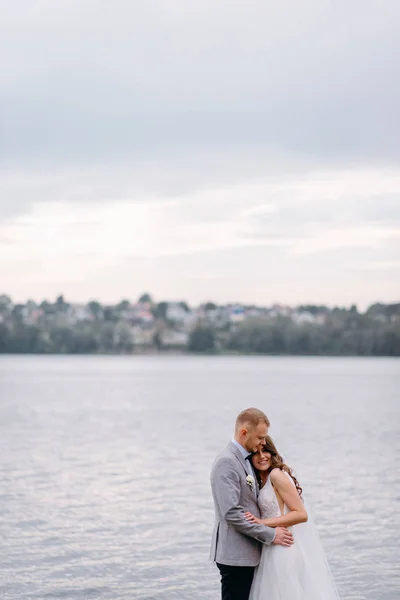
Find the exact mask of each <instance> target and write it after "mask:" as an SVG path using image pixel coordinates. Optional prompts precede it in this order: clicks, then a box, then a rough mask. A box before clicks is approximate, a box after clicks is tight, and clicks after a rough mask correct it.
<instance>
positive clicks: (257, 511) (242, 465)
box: [211, 408, 339, 600]
mask: <svg viewBox="0 0 400 600" xmlns="http://www.w3.org/2000/svg"><path fill="white" fill-rule="evenodd" d="M269 426H270V423H269V420H268V418H267V417H266V415H265V414H264V413H263V412H262V411H260V410H258V409H257V408H248V409H247V410H244V411H243V412H241V413H240V415H239V416H238V417H237V419H236V427H235V437H234V439H233V440H232V441H231V442H230V443H229V444H228V447H227V448H226V449H225V450H224V451H223V452H222V453H221V454H220V455H219V456H218V457H217V458H216V460H215V462H214V465H213V468H212V472H211V488H212V493H213V498H214V505H215V526H214V532H213V539H212V547H211V559H212V560H213V561H214V562H215V563H216V565H217V567H218V569H219V571H220V574H221V596H222V600H248V599H250V600H338V599H339V596H338V593H337V591H336V587H335V584H334V581H333V578H332V575H331V571H330V569H329V565H328V563H327V561H326V558H325V554H324V551H323V548H322V546H321V543H320V541H319V537H318V534H317V531H316V528H315V526H314V525H313V523H312V522H311V520H310V518H309V515H308V514H307V511H306V508H305V505H304V502H303V497H302V489H301V487H300V485H299V483H298V481H297V479H296V477H295V476H294V474H293V472H292V470H291V468H290V467H288V466H287V465H286V464H285V463H284V461H283V459H282V457H281V455H280V454H279V452H278V451H277V448H276V446H275V444H274V442H273V441H272V439H271V438H270V437H269V436H268V428H269Z"/></svg>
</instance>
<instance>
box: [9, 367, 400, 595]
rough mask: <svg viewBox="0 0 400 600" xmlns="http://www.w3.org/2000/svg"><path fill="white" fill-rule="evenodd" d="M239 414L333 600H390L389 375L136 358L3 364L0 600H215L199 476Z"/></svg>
mask: <svg viewBox="0 0 400 600" xmlns="http://www.w3.org/2000/svg"><path fill="white" fill-rule="evenodd" d="M248 406H257V407H259V408H261V409H263V410H264V411H265V412H266V413H267V415H268V416H269V418H270V420H271V424H272V426H271V430H270V433H271V435H272V436H273V437H274V438H275V441H276V442H277V444H278V447H279V448H280V449H281V450H282V451H283V453H284V454H285V456H286V458H287V462H288V463H289V464H290V465H292V466H294V467H295V469H296V471H297V474H298V477H299V479H300V483H301V484H302V486H303V488H304V490H305V493H306V496H307V498H308V500H309V502H310V503H311V505H312V507H313V514H314V517H315V519H316V521H317V523H318V526H319V531H320V534H321V538H322V540H323V543H324V547H325V549H326V552H327V555H328V558H329V561H330V564H331V567H332V570H333V572H334V575H335V579H336V581H337V584H338V587H339V591H340V592H341V596H342V598H343V600H350V599H351V600H356V599H360V600H361V599H367V600H394V599H395V598H399V597H400V575H399V569H398V559H399V533H400V531H399V497H400V475H399V472H398V464H397V459H398V456H399V451H400V443H399V435H398V423H399V412H400V408H399V407H400V360H396V359H372V358H368V359H360V358H343V359H342V358H263V357H260V358H258V357H209V358H201V357H137V356H134V357H113V356H110V357H63V356H60V357H58V356H56V357H44V356H42V357H40V356H38V357H11V356H4V357H1V358H0V452H1V454H0V476H1V479H0V539H1V546H0V569H1V572H0V598H1V599H2V600H23V599H40V600H45V599H56V598H57V599H60V598H63V599H67V600H79V599H85V600H94V599H101V600H108V599H110V600H128V599H129V600H133V599H136V598H138V599H141V600H150V599H161V598H164V599H168V600H174V599H176V600H189V599H193V600H200V599H202V600H217V599H218V598H219V581H218V574H217V570H216V568H215V566H214V565H212V564H211V563H210V562H209V560H208V552H209V543H210V536H211V530H212V524H213V507H212V499H211V493H210V486H209V471H210V467H211V464H212V461H213V459H214V457H215V455H216V454H217V453H218V452H219V451H220V450H221V449H222V448H223V447H224V446H225V445H226V443H227V442H228V441H229V439H230V438H231V435H232V428H233V424H234V420H235V417H236V414H237V413H238V412H239V411H240V410H242V409H243V408H246V407H248ZM321 600H323V599H321Z"/></svg>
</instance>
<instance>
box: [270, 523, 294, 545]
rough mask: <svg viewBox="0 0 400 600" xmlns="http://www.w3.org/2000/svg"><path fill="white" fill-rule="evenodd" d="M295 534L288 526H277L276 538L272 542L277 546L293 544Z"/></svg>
mask: <svg viewBox="0 0 400 600" xmlns="http://www.w3.org/2000/svg"><path fill="white" fill-rule="evenodd" d="M293 541H294V540H293V535H292V533H291V532H290V531H289V529H286V527H275V539H274V541H273V542H272V543H273V544H275V545H277V546H291V545H292V544H293Z"/></svg>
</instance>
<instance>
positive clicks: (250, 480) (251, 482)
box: [246, 475, 254, 488]
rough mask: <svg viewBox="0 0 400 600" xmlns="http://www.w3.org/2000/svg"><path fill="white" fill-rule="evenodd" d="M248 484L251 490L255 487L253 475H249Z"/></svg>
mask: <svg viewBox="0 0 400 600" xmlns="http://www.w3.org/2000/svg"><path fill="white" fill-rule="evenodd" d="M246 483H247V485H249V486H250V487H251V488H252V487H253V485H254V477H253V475H247V477H246Z"/></svg>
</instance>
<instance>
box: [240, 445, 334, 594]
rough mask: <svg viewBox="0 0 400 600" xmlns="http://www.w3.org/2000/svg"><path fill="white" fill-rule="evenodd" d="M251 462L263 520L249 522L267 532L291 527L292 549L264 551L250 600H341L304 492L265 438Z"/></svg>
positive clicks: (267, 548)
mask: <svg viewBox="0 0 400 600" xmlns="http://www.w3.org/2000/svg"><path fill="white" fill-rule="evenodd" d="M252 463H253V468H254V470H255V472H256V475H257V479H258V481H259V484H260V487H261V491H260V494H259V497H258V504H259V506H260V513H261V518H260V519H259V518H257V517H255V516H254V515H252V514H251V513H246V514H245V516H246V518H247V520H248V521H251V522H253V523H259V524H263V525H267V526H268V527H289V528H292V527H293V526H294V527H293V530H292V533H293V537H294V544H293V546H290V547H289V548H285V547H283V546H276V545H271V546H266V545H264V546H263V551H262V555H261V561H260V564H259V566H258V567H257V568H256V571H255V575H254V579H253V584H252V587H251V592H250V598H249V600H265V599H266V598H268V600H339V595H338V592H337V590H336V587H335V583H334V581H333V578H332V574H331V571H330V568H329V565H328V563H327V561H326V558H325V554H324V551H323V548H322V546H321V542H320V540H319V537H318V533H317V530H316V527H315V526H314V524H313V523H312V522H311V520H310V518H309V516H308V514H307V511H306V508H305V505H304V502H303V498H302V494H303V491H302V489H301V487H300V485H299V483H298V481H297V479H296V477H295V476H294V475H293V473H292V470H291V469H290V468H289V467H288V466H287V465H286V464H285V463H284V462H283V459H282V457H281V456H280V454H279V453H278V451H277V449H276V446H275V444H274V442H273V441H272V439H271V438H270V437H269V436H268V437H267V438H266V440H265V444H264V445H263V446H262V447H261V449H259V450H258V452H256V453H255V454H254V455H253V456H252Z"/></svg>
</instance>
